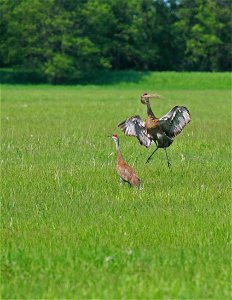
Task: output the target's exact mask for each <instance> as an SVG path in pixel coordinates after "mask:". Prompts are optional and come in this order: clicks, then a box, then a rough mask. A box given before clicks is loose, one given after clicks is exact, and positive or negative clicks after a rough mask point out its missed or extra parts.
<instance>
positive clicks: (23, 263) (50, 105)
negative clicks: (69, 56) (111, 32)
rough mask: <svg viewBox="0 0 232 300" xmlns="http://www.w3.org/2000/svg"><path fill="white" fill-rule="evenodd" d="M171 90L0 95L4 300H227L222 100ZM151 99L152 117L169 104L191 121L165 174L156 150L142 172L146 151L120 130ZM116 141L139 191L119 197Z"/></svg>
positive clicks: (208, 89) (16, 89)
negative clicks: (115, 137) (156, 95)
mask: <svg viewBox="0 0 232 300" xmlns="http://www.w3.org/2000/svg"><path fill="white" fill-rule="evenodd" d="M157 75H158V74H157ZM152 76H155V75H152ZM162 76H164V75H161V77H162ZM169 76H171V77H169ZM177 76H179V74H178V75H177ZM188 76H190V75H188ZM194 76H196V74H195V75H194ZM194 76H193V82H194V80H197V79H196V78H197V76H196V77H195V79H194ZM201 76H203V75H202V74H199V78H203V77H201ZM214 76H216V75H215V74H212V78H213V77H214ZM218 76H219V77H218V78H220V77H221V76H225V77H224V78H226V80H228V76H229V75H227V76H226V75H224V74H223V75H221V74H218ZM171 78H172V75H170V74H169V75H167V78H166V80H165V82H170V87H168V86H167V85H166V86H163V88H162V86H159V85H158V84H157V85H156V84H155V81H154V82H153V81H152V79H149V80H151V81H150V85H149V84H145V82H143V81H140V82H138V83H134V84H128V85H126V84H123V83H118V84H112V85H105V86H93V85H92V86H72V87H56V86H23V85H22V86H13V85H12V86H11V85H3V86H2V114H1V117H2V158H1V168H2V178H3V181H2V210H1V212H2V234H1V238H2V251H1V267H2V271H1V284H2V298H4V299H12V298H17V299H19V298H27V299H32V298H85V299H87V298H88V299H89V298H104V299H112V298H124V299H125V298H138V299H145V298H146V299H148V298H150V299H154V298H185V299H187V298H188V299H189V298H191V299H197V298H198V299H199V298H211V299H213V298H214V299H229V298H230V297H231V290H230V280H231V267H230V266H231V265H230V258H231V236H230V218H231V206H230V196H231V193H230V168H231V167H230V166H231V165H230V146H231V144H230V143H231V133H230V132H231V131H230V130H231V127H230V91H229V89H220V86H219V83H218V89H215V82H216V79H212V80H210V78H209V81H208V83H207V84H206V85H205V86H200V85H199V86H196V87H195V88H193V89H188V90H184V89H182V87H183V86H184V83H179V87H181V89H177V88H175V87H174V86H173V85H172V80H171ZM189 78H191V76H190V77H189ZM226 80H224V81H223V84H224V83H225V82H226ZM219 81H220V80H219ZM210 82H211V83H212V86H210ZM220 84H222V83H220ZM158 86H159V89H160V90H159V89H158ZM204 88H205V90H204ZM150 89H152V91H153V90H156V91H158V92H159V91H160V93H161V94H162V96H163V99H162V100H154V101H153V103H152V107H153V110H154V112H155V113H156V115H157V116H162V115H163V114H165V113H166V112H168V110H169V109H171V108H172V107H173V106H174V105H176V104H180V105H185V106H187V107H188V108H189V110H190V112H191V115H192V122H191V123H190V124H189V125H188V126H187V127H186V128H185V129H184V131H183V133H182V134H181V135H180V136H178V137H176V139H175V141H174V143H173V145H172V146H171V147H170V148H169V149H168V153H169V156H170V159H171V161H172V169H171V170H169V169H168V168H167V165H166V161H165V153H164V151H162V150H159V151H158V152H157V153H156V154H155V156H154V158H152V160H151V162H150V163H149V164H147V165H145V160H146V157H147V156H148V155H149V153H151V151H152V149H149V150H147V149H145V148H142V147H141V146H140V145H139V144H138V142H137V141H136V140H135V139H133V138H129V137H125V136H124V135H123V134H122V133H120V132H119V131H118V129H117V124H118V123H119V122H120V121H123V120H124V119H125V118H126V117H129V116H132V115H134V114H139V115H141V116H142V117H145V115H146V112H145V106H143V105H141V104H140V101H139V96H140V95H141V94H142V93H143V91H145V90H150ZM114 132H118V134H119V136H120V142H121V148H122V152H123V155H124V158H125V159H126V160H127V162H128V163H129V164H131V165H133V166H134V167H135V169H136V170H137V173H138V174H139V176H140V177H141V179H142V181H143V185H144V189H143V190H142V191H139V192H138V191H137V190H136V189H131V188H129V187H127V186H124V187H121V186H120V185H119V178H118V176H117V174H116V171H115V159H116V156H115V145H114V143H113V141H111V139H109V138H108V137H107V136H108V135H109V134H112V133H114Z"/></svg>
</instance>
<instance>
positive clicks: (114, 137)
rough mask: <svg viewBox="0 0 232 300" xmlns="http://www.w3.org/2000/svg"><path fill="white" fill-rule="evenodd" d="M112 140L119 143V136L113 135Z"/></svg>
mask: <svg viewBox="0 0 232 300" xmlns="http://www.w3.org/2000/svg"><path fill="white" fill-rule="evenodd" d="M112 139H113V140H114V141H115V142H117V141H118V135H117V134H116V133H115V134H113V135H112Z"/></svg>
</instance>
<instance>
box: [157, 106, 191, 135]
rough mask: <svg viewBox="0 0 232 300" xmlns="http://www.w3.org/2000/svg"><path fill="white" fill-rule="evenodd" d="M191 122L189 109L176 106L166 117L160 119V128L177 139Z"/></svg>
mask: <svg viewBox="0 0 232 300" xmlns="http://www.w3.org/2000/svg"><path fill="white" fill-rule="evenodd" d="M190 121H191V116H190V113H189V111H188V109H187V108H186V107H184V106H175V107H173V109H171V110H170V111H169V112H168V113H167V114H166V115H165V116H163V117H162V118H160V119H159V126H160V127H161V128H162V129H163V131H164V132H165V133H166V134H167V136H169V137H175V136H176V135H178V134H179V133H181V131H182V130H183V128H184V127H185V126H186V125H187V124H188V123H189V122H190Z"/></svg>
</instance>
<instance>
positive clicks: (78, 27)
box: [0, 0, 231, 83]
mask: <svg viewBox="0 0 232 300" xmlns="http://www.w3.org/2000/svg"><path fill="white" fill-rule="evenodd" d="M0 4H1V6H0V13H1V32H0V33H1V38H2V43H1V46H0V66H1V67H2V68H14V69H20V70H26V71H27V72H31V74H32V75H33V74H35V73H37V74H41V76H38V75H36V76H35V80H34V81H40V82H41V81H49V82H53V83H67V82H69V83H72V82H76V81H78V80H79V79H80V78H82V77H83V76H86V75H88V76H94V74H95V71H96V70H108V69H113V70H125V69H126V70H129V69H130V70H131V69H133V70H157V71H165V70H175V71H183V70H186V71H228V70H230V68H231V63H230V58H231V43H230V42H231V36H230V33H231V18H230V15H231V4H230V1H229V0H220V1H216V0H196V1H191V0H180V1H175V0H165V1H164V0H157V1H153V0H130V1H124V0H107V1H106V0H78V1H73V0H47V1H44V0H14V1H10V0H1V1H0ZM10 74H11V73H10ZM8 75H9V74H8ZM33 78H34V77H33Z"/></svg>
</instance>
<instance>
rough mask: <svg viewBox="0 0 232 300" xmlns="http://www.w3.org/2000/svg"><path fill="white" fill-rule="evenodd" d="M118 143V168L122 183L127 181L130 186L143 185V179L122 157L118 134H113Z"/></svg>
mask: <svg viewBox="0 0 232 300" xmlns="http://www.w3.org/2000/svg"><path fill="white" fill-rule="evenodd" d="M112 139H113V140H114V142H115V144H116V151H117V163H116V170H117V173H118V175H119V177H120V181H121V183H125V182H127V183H128V184H129V185H130V186H135V187H139V188H140V187H141V180H140V179H139V177H138V176H137V174H136V172H135V170H134V169H133V168H132V167H130V166H129V165H128V164H127V163H126V162H125V160H124V159H123V157H122V153H121V149H120V146H119V138H118V136H117V134H114V135H113V136H112Z"/></svg>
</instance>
